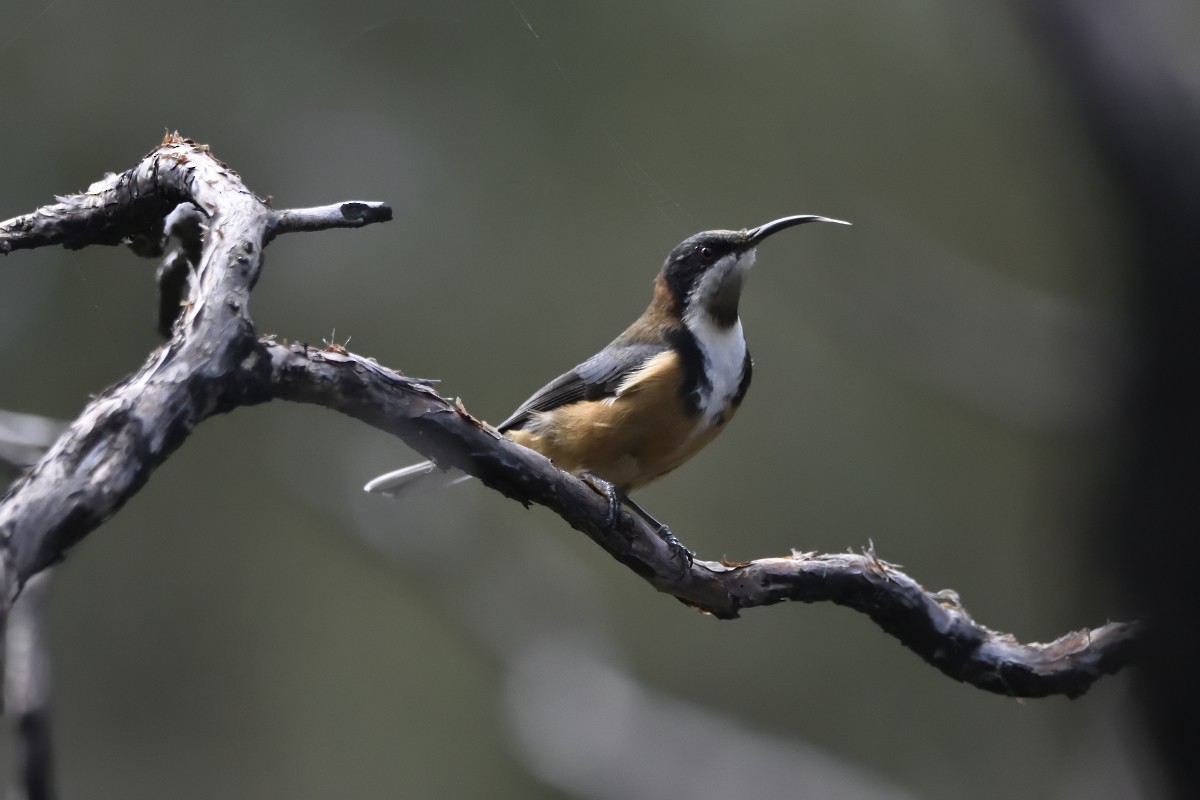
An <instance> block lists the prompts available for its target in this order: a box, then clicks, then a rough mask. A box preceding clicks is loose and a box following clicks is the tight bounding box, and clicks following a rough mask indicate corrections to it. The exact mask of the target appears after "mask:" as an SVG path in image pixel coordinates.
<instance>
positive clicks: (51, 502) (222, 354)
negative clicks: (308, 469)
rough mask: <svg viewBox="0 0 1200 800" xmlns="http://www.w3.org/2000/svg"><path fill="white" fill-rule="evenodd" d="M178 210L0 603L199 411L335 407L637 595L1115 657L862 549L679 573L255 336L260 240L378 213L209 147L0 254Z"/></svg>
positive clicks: (132, 237)
mask: <svg viewBox="0 0 1200 800" xmlns="http://www.w3.org/2000/svg"><path fill="white" fill-rule="evenodd" d="M181 205H190V206H192V207H194V208H195V209H197V210H198V211H199V213H200V215H201V216H202V217H203V223H202V224H201V225H193V226H192V228H191V229H192V230H195V231H197V232H198V233H197V235H199V236H201V237H202V239H201V242H199V244H198V246H196V247H194V248H192V250H191V252H192V253H193V256H192V258H193V259H194V260H195V261H196V263H194V264H190V265H189V266H190V269H189V270H188V277H189V279H188V280H187V281H186V286H185V289H186V302H185V303H184V306H183V313H182V314H181V315H180V316H179V318H178V319H177V320H176V321H175V322H174V326H173V328H172V329H171V338H170V340H169V341H168V342H167V343H166V344H164V345H163V346H162V347H160V348H159V349H158V350H156V351H155V352H154V353H152V354H151V355H150V357H149V359H148V360H147V362H146V363H145V364H144V365H143V366H142V367H141V368H140V369H139V370H138V371H136V372H135V373H133V374H132V375H130V376H129V377H127V378H125V379H124V380H122V381H121V382H119V383H117V384H116V385H114V386H112V387H110V388H109V389H107V390H106V391H104V392H103V393H102V394H101V395H100V396H98V397H97V398H96V399H95V400H94V401H92V402H91V403H90V404H89V405H88V407H87V408H86V409H85V410H84V412H83V413H82V414H81V415H80V417H79V418H78V419H77V420H75V422H74V423H73V424H72V425H71V426H70V428H69V429H68V430H67V432H66V433H65V434H64V435H63V436H62V437H61V438H60V439H59V440H58V442H57V443H56V444H55V445H54V447H53V448H52V449H51V450H50V451H49V453H47V455H46V456H45V457H44V458H43V459H42V460H41V461H39V462H38V464H37V465H36V466H35V467H34V468H33V469H32V470H31V471H29V472H28V473H27V474H25V475H24V476H23V477H22V478H21V479H19V480H18V481H17V482H16V483H15V484H14V485H13V486H12V488H11V489H10V490H9V492H8V493H7V494H6V495H5V496H4V497H3V498H2V499H0V547H2V548H3V556H4V558H3V564H2V568H3V574H2V575H0V587H2V588H3V589H4V593H3V597H4V598H6V603H5V607H6V608H7V607H8V605H9V604H11V602H12V599H13V598H14V597H15V596H16V593H17V592H18V591H19V589H20V587H21V586H22V585H24V584H25V583H26V582H27V581H28V580H29V579H30V578H31V577H32V576H33V575H35V574H37V573H38V572H40V571H41V570H43V569H45V568H46V567H48V566H50V565H51V564H53V563H54V562H55V561H57V560H58V559H59V558H61V557H62V555H63V554H64V553H65V552H66V550H67V549H69V548H70V547H71V546H72V545H74V544H75V543H76V542H78V541H79V540H81V539H82V538H83V537H85V536H86V535H87V534H88V533H90V532H91V531H93V530H95V528H97V527H98V526H99V525H100V524H101V523H102V522H104V521H105V520H106V519H108V518H109V517H111V516H112V515H113V514H114V513H116V512H117V511H118V510H119V509H120V508H121V506H122V505H123V504H124V503H125V502H126V501H127V500H128V499H129V498H130V497H132V496H133V495H134V494H135V493H136V492H137V491H138V490H139V489H140V488H141V487H142V485H143V484H144V483H145V482H146V479H147V478H148V476H149V475H150V473H151V472H152V471H153V470H154V469H155V467H157V466H158V465H159V464H160V463H161V462H162V461H163V459H165V458H166V456H167V455H168V454H170V453H171V452H172V451H173V450H175V449H176V448H178V447H179V446H180V445H181V444H182V443H183V441H184V440H186V439H187V437H188V435H190V433H191V432H192V431H193V430H194V429H195V427H196V426H197V425H198V424H199V423H200V422H202V421H203V420H204V419H206V418H208V417H209V416H212V415H213V414H217V413H223V412H227V411H230V410H232V409H234V408H236V407H238V406H242V405H251V404H256V403H262V402H266V401H269V400H273V399H284V400H292V401H297V402H305V403H314V404H318V405H322V406H325V407H327V408H332V409H336V410H338V411H341V412H343V413H345V414H349V415H350V416H353V417H355V418H357V419H360V420H362V421H364V422H366V423H368V424H370V425H373V426H375V427H377V428H379V429H381V430H384V431H387V432H389V433H392V434H393V435H396V436H398V437H400V438H401V439H403V440H405V441H406V442H407V443H408V444H409V445H411V446H412V447H413V448H414V449H416V450H418V451H420V452H421V453H422V454H424V455H426V456H428V457H430V458H433V459H435V460H436V461H438V463H439V464H442V465H443V466H454V467H458V468H461V469H463V470H465V471H466V472H468V473H470V474H472V475H475V476H476V477H478V478H480V479H481V480H482V481H483V483H485V484H486V485H487V486H489V487H491V488H493V489H495V490H497V491H499V492H501V493H503V494H504V495H506V496H508V497H511V498H513V499H515V500H518V501H519V502H521V503H524V504H525V505H529V504H531V503H537V504H539V505H543V506H546V507H547V508H549V509H551V510H553V511H554V512H555V513H557V514H559V515H560V516H561V517H562V518H563V519H564V520H565V521H566V522H568V523H569V524H570V525H571V526H572V527H574V528H576V529H578V530H580V531H582V532H584V533H585V534H587V535H588V536H589V537H591V538H592V539H593V540H594V541H595V542H596V543H597V544H599V545H600V546H601V547H603V548H604V549H605V550H606V551H607V552H608V553H609V554H610V555H612V556H613V557H614V558H616V559H617V560H618V561H620V562H621V563H622V564H625V565H626V566H628V567H629V568H630V569H632V570H633V571H634V572H636V573H637V574H638V575H640V576H641V577H642V578H644V579H645V580H647V581H648V582H649V583H651V584H652V585H653V586H654V587H655V588H657V589H659V590H660V591H663V592H666V593H668V594H671V595H673V596H675V597H677V598H678V599H680V600H681V601H683V602H684V603H687V604H688V605H691V606H693V607H695V608H698V609H701V610H703V611H706V612H708V613H711V614H713V615H714V616H716V617H720V618H723V619H729V618H733V617H736V616H738V614H739V612H740V611H741V610H742V609H745V608H751V607H754V606H761V605H771V604H774V603H779V602H782V601H785V600H799V601H803V602H818V601H832V602H835V603H839V604H841V605H845V606H848V607H850V608H854V609H856V610H858V611H861V612H863V613H865V614H867V615H868V616H870V617H871V618H872V619H873V620H875V622H876V623H878V624H879V625H880V626H881V627H882V628H883V629H884V630H885V631H887V632H888V633H890V634H892V635H893V636H896V637H897V638H898V639H899V640H900V641H901V642H903V643H904V644H905V645H906V646H907V647H909V648H911V649H912V650H913V651H915V652H916V653H917V654H918V655H920V656H921V657H922V658H924V659H925V660H926V661H928V662H929V663H931V664H933V665H934V666H936V667H937V668H938V669H940V670H942V671H943V672H944V673H945V674H947V675H949V676H951V677H953V678H955V679H957V680H961V681H966V682H969V683H971V684H973V685H975V686H978V687H980V688H982V689H987V690H989V691H993V692H998V693H1001V694H1006V695H1013V696H1023V697H1037V696H1044V695H1050V694H1065V695H1067V696H1071V697H1074V696H1077V695H1079V694H1082V693H1083V692H1084V691H1086V690H1087V688H1088V687H1089V686H1090V685H1091V684H1092V683H1093V682H1094V681H1095V680H1096V679H1098V678H1099V677H1100V676H1101V675H1104V674H1106V673H1111V672H1115V671H1116V670H1118V669H1120V668H1121V667H1123V666H1125V665H1126V664H1128V663H1129V662H1130V660H1131V659H1132V651H1133V646H1134V644H1135V643H1136V640H1137V628H1136V626H1134V625H1128V624H1120V623H1113V624H1109V625H1105V626H1103V627H1101V628H1097V629H1095V630H1091V631H1083V632H1079V633H1072V634H1067V635H1066V636H1064V637H1062V638H1060V639H1058V640H1056V641H1054V642H1051V643H1049V644H1045V645H1041V644H1030V645H1022V644H1019V643H1017V642H1016V641H1015V640H1013V639H1012V638H1011V637H1009V636H1007V635H1004V634H1000V633H997V632H995V631H991V630H989V629H987V628H984V627H982V626H980V625H978V624H976V623H975V622H974V621H973V620H971V618H970V616H969V615H968V614H967V613H966V611H965V610H964V609H963V608H962V607H961V606H960V605H959V604H958V602H957V600H956V599H955V597H954V596H953V594H952V593H945V592H943V593H939V594H931V593H929V592H926V591H925V590H924V589H923V588H922V587H921V586H920V585H919V584H917V583H916V582H915V581H913V580H912V579H911V578H909V577H908V576H906V575H904V574H903V573H902V572H900V571H899V570H897V569H896V568H895V567H894V566H892V565H889V564H887V563H886V562H884V561H881V560H880V559H878V558H876V557H875V555H874V553H873V552H867V553H865V554H862V555H855V554H835V555H815V554H794V555H791V556H789V557H784V558H765V559H760V560H757V561H751V562H747V563H742V564H727V563H717V562H707V561H699V560H698V561H696V562H695V563H694V564H693V565H692V566H691V568H685V566H684V565H683V564H681V563H680V562H679V561H678V560H677V559H676V558H675V557H674V554H673V553H672V552H671V550H670V548H669V547H667V545H666V544H665V543H664V542H663V540H662V539H661V538H660V537H658V536H657V535H656V534H655V533H654V532H653V531H652V530H650V529H649V528H648V527H647V526H646V525H645V524H644V523H643V522H642V521H641V520H640V519H637V518H635V517H633V516H631V515H629V514H623V515H622V517H621V519H620V521H619V524H618V526H617V527H616V529H614V528H612V527H610V526H608V525H607V524H606V517H607V511H608V505H607V501H606V500H605V499H604V498H603V497H601V496H600V495H598V494H597V493H596V492H595V491H594V490H593V489H592V488H591V487H590V486H589V485H587V484H585V483H583V482H581V481H579V480H577V479H576V478H574V477H572V476H571V475H568V474H566V473H564V472H562V471H561V470H558V469H557V468H555V467H554V465H553V464H551V463H550V462H549V461H548V460H546V459H545V458H543V457H542V456H541V455H539V454H537V453H535V452H533V451H531V450H527V449H525V448H523V447H520V446H518V445H516V444H513V443H512V442H509V441H508V440H506V439H504V438H503V437H501V436H499V435H498V434H497V433H496V432H495V431H494V430H492V429H491V428H490V427H488V426H486V425H484V424H483V423H481V422H479V421H477V420H475V419H474V418H472V417H471V416H470V415H469V414H467V413H466V411H465V410H464V409H463V408H462V407H461V406H460V405H458V404H455V403H451V402H449V401H447V400H445V399H443V398H442V397H440V396H439V395H438V394H437V393H436V392H434V391H433V390H432V389H430V388H429V387H428V385H426V383H424V382H422V381H417V380H413V379H410V378H406V377H404V376H402V375H400V374H399V373H397V372H394V371H392V370H390V369H386V368H384V367H381V366H379V365H378V364H376V363H375V362H374V361H371V360H369V359H366V358H363V357H361V356H356V355H354V354H352V353H350V352H348V351H346V350H345V349H344V348H341V347H337V346H331V347H329V348H326V349H324V350H320V349H314V348H309V347H303V346H299V345H288V344H283V343H280V342H276V341H275V340H274V339H272V338H269V337H267V338H260V337H259V336H258V335H257V333H256V332H255V330H254V325H253V322H252V321H251V319H250V316H249V314H248V311H247V307H248V300H249V294H250V290H251V289H252V288H253V286H254V284H255V282H256V279H257V276H258V274H259V271H260V270H261V269H262V264H263V249H264V248H265V246H266V245H267V244H268V243H269V242H270V241H271V239H272V238H273V237H274V236H276V235H278V234H280V233H286V232H291V231H313V230H321V229H324V228H329V227H358V226H361V225H366V224H369V223H371V222H377V221H382V220H386V219H389V218H390V216H391V212H390V209H388V207H387V206H385V205H383V204H380V203H366V202H357V201H356V202H349V203H341V204H337V205H333V206H327V207H322V208H315V209H303V210H290V211H289V210H283V211H276V210H273V209H272V208H270V206H269V205H268V204H267V203H266V202H264V201H262V200H260V199H259V198H258V197H256V196H255V195H254V194H253V193H251V192H250V191H248V190H247V189H246V188H245V186H244V185H243V184H242V182H241V179H240V178H239V177H238V176H237V174H236V173H234V172H233V171H232V170H230V169H228V168H227V167H225V166H224V165H223V164H221V163H220V162H219V161H217V160H216V159H215V158H214V157H213V156H212V155H211V153H210V152H209V151H208V148H206V147H203V146H201V145H197V144H195V143H192V142H190V141H187V140H183V139H180V138H178V137H177V136H172V137H168V139H167V140H166V141H164V143H163V144H162V145H161V146H160V147H158V148H156V149H155V150H154V151H153V152H151V153H150V154H149V155H148V156H146V158H145V159H143V161H142V162H141V163H139V164H138V165H137V166H136V167H134V168H133V169H131V170H129V171H127V172H124V173H122V174H120V175H113V176H110V177H108V178H106V179H104V180H102V181H100V182H98V183H97V184H94V185H93V186H92V187H90V188H89V190H88V192H87V193H85V194H82V195H76V196H71V197H65V198H60V201H59V202H58V203H56V204H54V205H52V206H47V207H45V208H42V209H39V210H37V211H35V212H33V213H32V214H28V215H26V216H23V217H18V218H16V219H12V220H9V221H7V222H3V223H0V253H6V252H11V251H13V250H17V249H21V248H27V247H38V246H44V245H48V244H63V245H65V246H67V247H83V246H85V245H88V244H117V243H121V242H128V243H131V244H135V245H136V248H137V250H138V252H140V253H143V254H155V255H161V254H162V253H163V251H164V231H165V227H166V226H165V224H164V219H166V218H167V216H168V214H170V212H171V211H172V210H174V209H175V208H177V207H179V206H181ZM183 216H188V215H183ZM190 216H191V217H192V218H193V219H194V218H195V214H192V215H190ZM183 252H185V253H186V252H188V248H186V247H185V248H183ZM173 257H175V258H177V257H178V256H177V255H176V256H173ZM797 538H799V537H797Z"/></svg>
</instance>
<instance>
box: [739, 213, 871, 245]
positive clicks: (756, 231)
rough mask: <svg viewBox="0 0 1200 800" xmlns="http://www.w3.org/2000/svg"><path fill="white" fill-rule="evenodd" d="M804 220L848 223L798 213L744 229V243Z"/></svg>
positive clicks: (751, 243)
mask: <svg viewBox="0 0 1200 800" xmlns="http://www.w3.org/2000/svg"><path fill="white" fill-rule="evenodd" d="M806 222H836V223H837V224H838V225H849V224H850V223H849V222H846V221H845V220H841V219H830V218H829V217H818V216H816V215H814V214H800V215H797V216H794V217H783V218H781V219H777V220H774V221H772V222H768V223H767V224H766V225H759V226H758V227H757V228H751V229H750V230H748V231H746V244H748V245H750V246H754V245H756V244H758V243H759V242H761V241H762V240H763V239H765V238H767V237H768V236H770V235H771V234H773V233H779V232H780V231H781V230H784V229H785V228H791V227H794V226H796V225H803V224H804V223H806Z"/></svg>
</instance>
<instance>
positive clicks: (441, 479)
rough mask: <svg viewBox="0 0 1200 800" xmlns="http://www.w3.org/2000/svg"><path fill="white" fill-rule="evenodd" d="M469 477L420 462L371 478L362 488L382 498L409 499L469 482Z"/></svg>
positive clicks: (431, 463) (463, 473)
mask: <svg viewBox="0 0 1200 800" xmlns="http://www.w3.org/2000/svg"><path fill="white" fill-rule="evenodd" d="M470 477H471V476H470V475H468V474H467V473H465V472H462V471H461V470H457V469H448V470H442V469H438V467H437V465H436V464H434V463H433V462H432V461H422V462H421V463H420V464H412V465H410V466H407V467H404V468H403V469H398V470H394V471H393V472H385V473H383V474H382V475H380V476H379V477H377V478H372V479H371V481H370V482H368V483H367V485H366V486H364V487H363V491H366V492H371V493H372V494H381V495H383V496H384V497H397V498H398V497H411V496H413V495H416V494H423V493H425V492H428V491H431V490H433V489H444V488H446V487H447V486H453V485H454V484H456V483H462V482H463V481H465V480H469V479H470Z"/></svg>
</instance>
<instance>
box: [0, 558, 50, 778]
mask: <svg viewBox="0 0 1200 800" xmlns="http://www.w3.org/2000/svg"><path fill="white" fill-rule="evenodd" d="M52 575H53V571H52V570H45V571H44V572H41V573H39V574H38V575H36V576H35V577H34V578H33V579H31V580H30V581H29V582H28V583H27V584H26V585H25V590H24V591H23V592H21V596H20V597H18V598H17V602H16V603H14V604H13V607H12V611H11V612H10V613H9V616H8V629H7V630H6V631H5V640H4V652H5V656H6V659H5V661H6V663H5V671H4V713H5V714H7V715H8V716H9V717H10V718H11V719H12V721H13V728H14V730H15V733H16V745H17V759H16V760H17V764H16V769H14V770H13V773H12V775H11V776H10V778H9V781H10V787H9V789H10V795H9V796H10V797H12V798H13V800H50V798H53V797H55V796H56V792H55V788H54V758H53V747H52V741H51V737H50V653H49V645H48V643H47V641H46V627H45V620H46V610H45V607H46V600H47V596H48V594H49V591H50V579H51V576H52Z"/></svg>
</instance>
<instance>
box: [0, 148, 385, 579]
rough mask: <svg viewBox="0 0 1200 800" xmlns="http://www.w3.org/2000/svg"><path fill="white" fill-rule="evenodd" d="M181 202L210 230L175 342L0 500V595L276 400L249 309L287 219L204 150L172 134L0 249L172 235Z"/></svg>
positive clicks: (95, 405)
mask: <svg viewBox="0 0 1200 800" xmlns="http://www.w3.org/2000/svg"><path fill="white" fill-rule="evenodd" d="M182 203H191V204H192V205H194V206H195V207H196V208H197V209H199V211H200V212H201V213H202V214H203V215H204V216H205V219H206V220H207V221H206V231H205V236H204V242H203V248H202V250H201V252H200V256H199V263H197V264H195V265H194V276H193V278H192V279H191V280H190V281H189V285H188V289H189V295H188V298H187V301H186V304H185V308H184V313H183V314H182V315H181V316H180V317H179V319H178V321H176V323H175V326H174V329H173V335H172V338H171V340H170V341H168V342H167V343H166V344H164V345H163V346H162V347H160V348H159V349H158V350H156V351H155V352H154V353H152V354H151V355H150V358H149V359H148V360H147V361H146V363H145V364H144V365H143V366H142V368H141V369H140V370H138V371H137V372H136V373H134V374H133V375H131V376H129V377H127V378H125V379H124V380H122V381H120V382H119V383H117V384H116V385H114V386H112V387H110V388H109V389H107V390H106V391H104V392H103V393H101V394H100V395H99V396H98V397H96V398H95V399H94V400H93V401H92V402H91V403H89V404H88V406H87V407H86V408H85V409H84V411H83V413H82V414H80V416H79V418H78V419H76V420H75V422H74V423H72V425H71V426H70V428H69V429H68V431H67V433H66V434H65V435H63V436H62V437H61V438H60V439H59V440H58V442H57V443H56V444H55V445H54V447H53V448H52V449H51V450H50V452H49V453H48V454H47V455H46V457H45V458H43V459H42V460H41V461H40V462H39V463H38V464H37V465H36V466H35V467H34V468H33V469H31V470H30V471H29V472H28V473H26V474H25V475H23V476H22V477H21V478H19V479H18V480H17V481H16V482H15V483H14V484H13V486H12V487H11V488H10V489H9V491H8V492H7V493H6V494H5V495H4V497H3V498H2V499H0V542H2V544H3V548H4V557H5V561H4V565H3V566H4V571H3V572H4V574H3V575H2V576H0V577H2V578H3V580H2V581H0V588H2V589H3V590H4V594H3V596H4V597H5V598H7V599H8V601H9V602H11V600H12V598H14V597H15V596H16V593H17V592H18V591H19V590H20V587H21V585H22V584H24V582H25V581H27V580H28V579H29V578H30V577H32V576H33V575H35V574H37V573H38V572H39V571H40V570H42V569H45V568H46V567H47V566H49V565H51V564H53V563H54V562H55V561H57V560H58V559H59V558H61V556H62V554H63V553H64V552H65V551H66V550H67V549H68V548H70V547H71V546H72V545H74V544H75V543H76V542H78V541H79V540H80V539H82V538H83V537H84V536H86V535H87V534H88V533H89V532H91V531H92V530H94V529H95V528H96V527H97V526H99V525H100V524H101V523H102V522H104V521H105V520H106V519H108V518H109V517H111V516H112V515H113V514H114V513H116V512H117V510H119V509H120V508H121V506H122V505H124V504H125V502H126V501H127V500H128V499H129V498H130V497H132V496H133V495H134V494H135V493H136V492H137V491H138V490H139V489H140V488H141V487H142V485H143V484H145V482H146V480H147V479H148V478H149V476H150V473H151V472H152V471H153V469H154V468H155V467H157V466H158V465H159V464H160V463H162V461H163V460H164V459H165V458H166V457H167V456H168V455H169V454H170V453H171V452H173V451H174V450H175V449H176V448H177V447H179V445H180V444H181V443H182V442H183V441H184V440H185V439H186V438H187V437H188V435H189V434H190V433H191V432H192V430H193V429H194V428H195V426H196V425H197V424H199V423H200V422H201V421H203V420H204V419H206V418H208V417H210V416H212V415H213V414H217V413H221V412H224V411H228V410H230V409H232V408H235V407H237V406H239V405H243V404H246V403H254V402H258V401H259V400H262V399H266V398H267V397H268V396H269V395H267V394H264V393H263V390H264V389H265V388H266V385H265V383H264V382H263V381H262V380H261V379H260V380H257V381H254V380H248V379H247V376H249V375H252V374H253V373H254V372H255V369H256V359H255V357H256V356H257V355H259V354H260V353H261V350H260V348H259V347H258V344H257V340H256V335H255V332H254V327H253V323H252V322H251V320H250V318H249V316H248V314H247V310H246V309H247V304H248V302H249V299H250V289H251V288H252V287H253V285H254V283H255V282H256V281H257V278H258V273H259V270H260V269H261V268H262V253H263V248H264V247H265V245H266V244H267V242H268V241H269V240H270V238H271V235H272V231H273V230H275V229H276V227H277V226H276V219H277V218H278V217H279V212H276V211H273V210H272V209H271V208H269V207H268V206H267V205H266V204H265V203H264V202H262V201H261V200H259V199H258V198H257V197H256V196H255V195H254V194H253V193H252V192H250V191H249V190H248V189H246V187H245V186H244V185H243V184H242V182H241V179H240V178H239V177H238V175H237V173H235V172H233V170H230V169H229V168H227V167H226V166H225V165H224V164H222V163H221V162H220V161H218V160H217V159H216V158H214V157H213V156H212V154H211V153H210V152H209V150H208V148H207V147H206V146H203V145H197V144H195V143H194V142H191V141H189V140H185V139H182V138H179V137H178V136H168V137H167V139H166V140H165V141H164V142H163V144H162V145H161V146H160V147H158V148H157V149H155V150H154V151H152V152H151V153H150V154H149V155H147V156H146V158H144V159H143V160H142V161H141V162H140V163H139V164H138V165H137V166H136V167H134V168H133V169H131V170H128V171H127V172H123V173H121V174H119V175H109V176H108V177H106V178H105V179H104V180H102V181H99V182H97V183H95V184H93V185H92V186H91V187H90V188H89V189H88V192H87V193H86V194H83V195H75V196H71V197H62V198H59V202H58V203H56V204H55V205H53V206H47V207H45V208H42V209H39V210H38V211H35V212H34V213H32V214H27V215H24V216H21V217H17V218H15V219H12V220H8V221H6V222H0V252H7V251H10V250H15V249H19V248H23V247H38V246H43V245H47V244H64V245H66V246H68V247H82V246H84V245H85V244H90V243H104V244H115V243H118V242H120V241H124V240H126V239H132V238H134V236H135V235H137V234H138V233H139V231H143V230H150V231H159V230H161V228H162V225H163V219H164V218H165V217H166V215H167V214H168V213H170V212H171V211H172V210H173V209H175V208H176V207H177V206H179V205H180V204H182ZM362 205H366V206H368V207H369V208H371V209H373V210H372V212H371V214H368V215H367V216H366V220H367V221H372V220H373V219H376V218H379V219H382V218H384V217H385V216H386V214H385V212H384V211H383V210H382V209H384V208H385V207H384V206H382V205H381V204H362ZM372 215H373V216H372ZM361 224H365V222H364V223H361ZM256 393H257V394H256Z"/></svg>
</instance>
